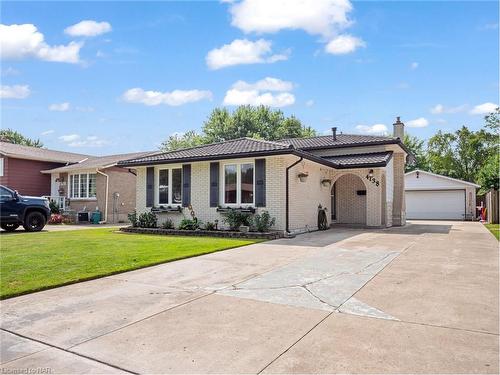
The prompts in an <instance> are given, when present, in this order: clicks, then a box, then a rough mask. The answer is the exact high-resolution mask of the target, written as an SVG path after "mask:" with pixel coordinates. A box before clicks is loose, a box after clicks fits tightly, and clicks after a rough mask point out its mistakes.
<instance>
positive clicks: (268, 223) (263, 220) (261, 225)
mask: <svg viewBox="0 0 500 375" xmlns="http://www.w3.org/2000/svg"><path fill="white" fill-rule="evenodd" d="M275 223H276V218H274V217H271V215H269V212H268V211H262V213H261V214H260V215H255V216H254V218H253V225H254V227H255V229H256V230H257V231H258V232H269V229H271V227H272V226H273V225H274V224H275Z"/></svg>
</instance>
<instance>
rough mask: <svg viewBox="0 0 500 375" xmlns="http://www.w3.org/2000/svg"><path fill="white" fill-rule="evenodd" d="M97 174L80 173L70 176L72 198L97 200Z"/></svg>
mask: <svg viewBox="0 0 500 375" xmlns="http://www.w3.org/2000/svg"><path fill="white" fill-rule="evenodd" d="M96 176H97V175H96V174H95V173H79V174H72V175H70V176H69V197H70V198H84V199H85V198H95V196H96Z"/></svg>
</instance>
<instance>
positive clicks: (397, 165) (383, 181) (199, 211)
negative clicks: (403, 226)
mask: <svg viewBox="0 0 500 375" xmlns="http://www.w3.org/2000/svg"><path fill="white" fill-rule="evenodd" d="M378 148H380V147H378ZM364 151H365V152H366V150H364ZM377 151H378V149H377ZM368 152H369V149H368ZM404 157H405V154H404V153H400V154H397V153H395V154H394V156H393V158H392V159H391V161H390V162H389V163H388V165H387V166H386V167H380V168H357V169H340V170H336V169H333V168H330V167H326V166H323V165H321V164H318V163H316V162H313V161H310V160H305V159H304V160H303V161H301V162H300V163H298V164H297V165H295V166H294V167H292V168H290V170H289V230H290V232H293V233H300V232H306V231H313V230H317V225H318V219H317V218H318V206H319V205H321V206H322V207H326V208H327V218H328V222H329V223H330V221H331V220H330V219H331V209H332V207H331V187H332V186H333V184H334V183H335V182H337V187H336V189H337V197H336V198H335V199H337V219H338V220H337V222H339V223H342V222H343V223H360V224H366V225H367V226H372V227H380V226H391V225H392V224H393V223H400V222H402V221H403V222H404V216H405V215H404V160H405V159H404ZM265 159H266V207H260V208H257V213H259V212H262V211H263V210H267V211H269V213H270V214H271V216H272V217H274V218H276V225H275V227H274V228H273V229H276V230H282V231H284V230H285V229H286V177H285V176H286V168H287V167H288V166H290V165H292V164H293V163H294V162H296V161H298V160H299V159H300V158H299V157H298V156H295V155H281V156H268V157H266V158H265ZM253 161H254V160H253V159H233V160H223V161H221V162H220V164H221V168H222V165H223V163H243V162H253ZM171 167H172V166H171V165H168V164H166V165H157V166H155V169H156V170H158V169H161V168H171ZM176 167H180V165H176ZM370 169H373V182H372V181H370V180H369V179H367V174H368V173H369V171H370ZM303 171H304V172H307V173H308V177H307V179H306V181H305V182H301V181H300V180H299V178H298V173H299V172H303ZM156 175H157V174H156V173H155V176H156ZM220 175H222V173H220ZM324 179H330V180H331V183H332V184H331V185H329V184H327V183H323V184H322V183H321V182H322V180H324ZM136 181H137V187H136V191H137V212H138V213H142V212H145V211H149V210H150V208H149V207H146V167H137V179H136ZM377 181H378V185H377V183H376V182H377ZM219 184H220V186H222V181H220V182H219ZM156 186H157V181H156V180H155V188H156ZM357 190H366V195H358V194H357ZM209 192H210V162H208V161H206V162H193V163H191V205H192V207H193V210H194V212H195V215H196V217H198V218H199V219H200V220H201V221H202V222H204V223H206V222H209V221H210V222H214V221H215V220H218V223H219V227H225V224H224V217H223V216H222V215H221V214H220V213H219V212H217V209H216V208H215V207H210V193H209ZM397 195H399V196H397ZM155 203H157V198H156V194H155ZM394 209H396V210H397V213H398V214H399V215H396V213H395V212H393V210H394ZM158 217H159V223H162V222H163V221H165V220H166V218H170V219H172V220H173V222H174V225H176V226H177V225H178V224H179V222H180V221H181V220H182V218H184V217H188V218H190V217H191V216H190V212H189V210H188V209H187V208H184V210H183V212H182V213H161V214H159V215H158ZM395 218H396V220H395Z"/></svg>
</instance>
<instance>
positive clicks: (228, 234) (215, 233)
mask: <svg viewBox="0 0 500 375" xmlns="http://www.w3.org/2000/svg"><path fill="white" fill-rule="evenodd" d="M120 231H122V232H126V233H140V234H163V235H171V236H199V237H224V238H256V239H264V240H274V239H277V238H281V237H283V233H281V232H267V233H261V232H247V233H244V232H233V231H228V230H202V229H198V230H180V229H163V228H136V227H123V228H120Z"/></svg>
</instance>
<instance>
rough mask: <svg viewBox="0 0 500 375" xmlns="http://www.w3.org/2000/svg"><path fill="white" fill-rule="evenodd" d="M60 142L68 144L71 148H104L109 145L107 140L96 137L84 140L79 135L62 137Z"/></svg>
mask: <svg viewBox="0 0 500 375" xmlns="http://www.w3.org/2000/svg"><path fill="white" fill-rule="evenodd" d="M59 140H61V141H62V142H64V143H66V144H67V145H68V146H69V147H102V146H105V145H107V144H108V143H109V142H108V141H107V140H105V139H101V138H99V137H97V136H95V135H91V136H88V137H85V138H84V137H82V136H81V135H79V134H68V135H61V136H60V137H59Z"/></svg>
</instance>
